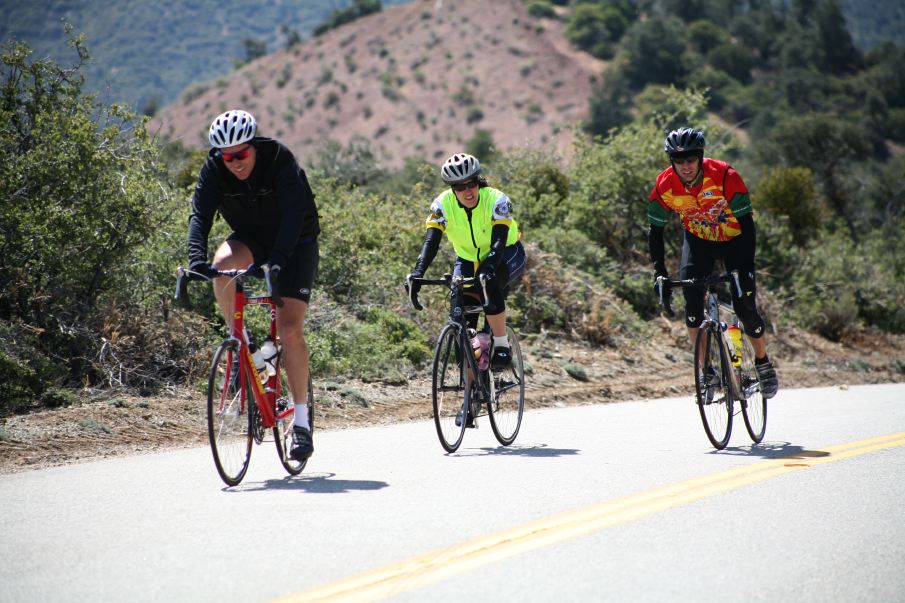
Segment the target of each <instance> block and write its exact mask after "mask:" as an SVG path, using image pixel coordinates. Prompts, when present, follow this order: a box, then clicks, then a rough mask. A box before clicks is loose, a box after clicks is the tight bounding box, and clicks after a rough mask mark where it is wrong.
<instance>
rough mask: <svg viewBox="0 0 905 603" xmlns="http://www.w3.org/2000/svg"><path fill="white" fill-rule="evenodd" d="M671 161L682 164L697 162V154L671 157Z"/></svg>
mask: <svg viewBox="0 0 905 603" xmlns="http://www.w3.org/2000/svg"><path fill="white" fill-rule="evenodd" d="M672 162H673V163H675V164H676V165H684V164H686V163H697V162H698V156H697V155H689V156H688V157H673V160H672Z"/></svg>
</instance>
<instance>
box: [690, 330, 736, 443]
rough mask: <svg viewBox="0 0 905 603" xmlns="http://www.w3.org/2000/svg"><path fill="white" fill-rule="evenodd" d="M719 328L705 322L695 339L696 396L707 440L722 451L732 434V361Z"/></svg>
mask: <svg viewBox="0 0 905 603" xmlns="http://www.w3.org/2000/svg"><path fill="white" fill-rule="evenodd" d="M720 336H721V335H720V333H719V331H717V329H716V328H714V325H712V324H708V323H705V324H703V325H701V328H700V329H699V330H698V336H697V341H696V342H695V396H696V398H697V403H698V410H699V411H700V414H701V422H702V423H703V424H704V431H705V432H706V434H707V439H709V440H710V443H711V444H713V447H714V448H716V449H717V450H722V449H723V448H725V447H726V444H727V443H728V442H729V436H730V435H731V433H732V394H731V390H730V388H729V370H730V367H729V362H728V359H727V358H726V357H725V355H724V353H723V351H722V348H721V347H720V342H719V337H720Z"/></svg>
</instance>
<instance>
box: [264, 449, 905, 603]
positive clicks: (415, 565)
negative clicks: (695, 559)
mask: <svg viewBox="0 0 905 603" xmlns="http://www.w3.org/2000/svg"><path fill="white" fill-rule="evenodd" d="M903 445H905V432H902V433H896V434H891V435H886V436H880V437H876V438H870V439H867V440H861V441H858V442H850V443H848V444H841V445H839V446H831V447H829V448H823V449H821V450H805V451H802V452H800V453H797V454H795V455H791V456H786V457H782V458H778V459H773V460H769V461H764V462H760V463H755V464H753V465H747V466H745V467H738V468H735V469H730V470H728V471H722V472H720V473H713V474H710V475H705V476H702V477H697V478H693V479H690V480H687V481H683V482H678V483H676V484H671V485H669V486H664V487H662V488H657V489H654V490H650V491H647V492H642V493H639V494H633V495H631V496H626V497H624V498H619V499H616V500H612V501H607V502H604V503H601V504H599V505H594V506H592V507H587V508H584V509H578V510H575V511H569V512H566V513H561V514H558V515H553V516H551V517H547V518H544V519H540V520H537V521H534V522H531V523H527V524H525V525H522V526H517V527H514V528H510V529H508V530H503V531H501V532H497V533H496V534H491V535H488V536H483V537H481V538H477V539H475V540H471V541H469V542H464V543H461V544H457V545H454V546H451V547H449V548H446V549H442V550H439V551H434V552H431V553H427V554H425V555H421V556H419V557H414V558H412V559H409V560H406V561H401V562H398V563H393V564H390V565H387V566H385V567H382V568H378V569H376V570H373V571H370V572H366V573H364V574H360V575H358V576H352V577H349V578H345V579H343V580H340V581H338V582H334V583H332V584H327V585H324V586H320V587H316V588H313V589H311V590H308V591H305V592H302V593H299V594H296V595H291V596H289V597H286V598H283V599H280V600H279V601H280V602H281V603H289V602H301V601H304V602H306V603H308V602H314V601H343V602H352V601H378V600H380V599H384V598H386V597H388V596H391V595H393V594H398V593H400V592H404V591H408V590H413V589H416V588H419V587H422V586H425V585H427V584H430V583H433V582H437V581H439V580H443V579H445V578H448V577H450V576H453V575H456V574H460V573H463V572H467V571H468V570H470V569H472V568H474V567H478V566H483V565H486V564H488V563H492V562H494V561H498V560H501V559H505V558H507V557H512V556H515V555H518V554H520V553H524V552H526V551H530V550H533V549H538V548H541V547H544V546H548V545H551V544H555V543H557V542H562V541H565V540H569V539H572V538H575V537H578V536H583V535H585V534H590V533H591V532H596V531H598V530H602V529H603V528H607V527H610V526H614V525H618V524H622V523H626V522H629V521H632V520H635V519H640V518H641V517H645V516H647V515H652V514H654V513H658V512H660V511H664V510H666V509H670V508H674V507H678V506H680V505H684V504H687V503H690V502H693V501H696V500H700V499H702V498H707V497H709V496H714V495H716V494H719V493H721V492H726V491H729V490H734V489H736V488H740V487H741V486H745V485H747V484H751V483H754V482H759V481H762V480H766V479H769V478H771V477H776V476H779V475H783V474H785V473H790V472H792V471H798V470H800V469H805V468H808V467H813V466H815V465H822V464H823V463H829V462H831V461H838V460H842V459H846V458H850V457H854V456H859V455H862V454H867V453H869V452H874V451H876V450H882V449H884V448H894V447H896V446H903Z"/></svg>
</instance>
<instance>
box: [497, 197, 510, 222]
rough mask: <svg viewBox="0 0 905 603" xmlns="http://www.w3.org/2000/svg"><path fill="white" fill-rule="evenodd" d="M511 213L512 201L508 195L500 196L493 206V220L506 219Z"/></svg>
mask: <svg viewBox="0 0 905 603" xmlns="http://www.w3.org/2000/svg"><path fill="white" fill-rule="evenodd" d="M511 215H512V201H510V200H509V197H500V198H499V199H497V202H496V204H494V206H493V218H494V220H508V219H509V217H510V216H511Z"/></svg>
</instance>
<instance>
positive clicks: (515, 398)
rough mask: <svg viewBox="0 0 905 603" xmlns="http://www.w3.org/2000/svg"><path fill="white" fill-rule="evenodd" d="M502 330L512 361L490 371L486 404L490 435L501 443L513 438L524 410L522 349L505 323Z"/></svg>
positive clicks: (510, 441)
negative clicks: (490, 386) (490, 397)
mask: <svg viewBox="0 0 905 603" xmlns="http://www.w3.org/2000/svg"><path fill="white" fill-rule="evenodd" d="M506 331H507V333H506V334H507V335H508V337H509V347H510V349H511V350H512V364H511V365H510V366H509V368H507V369H505V370H502V371H498V372H492V373H491V375H490V379H491V381H492V383H493V400H492V401H491V403H490V404H489V405H488V406H489V408H490V426H491V428H493V435H495V436H496V439H497V441H499V443H500V444H502V445H503V446H508V445H509V444H511V443H512V442H514V441H515V437H516V436H517V435H518V430H519V428H520V427H521V425H522V413H523V412H524V410H525V364H524V361H523V360H522V348H521V347H520V346H519V343H518V338H517V337H516V336H515V332H514V331H513V330H512V328H511V327H508V326H507V327H506Z"/></svg>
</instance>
